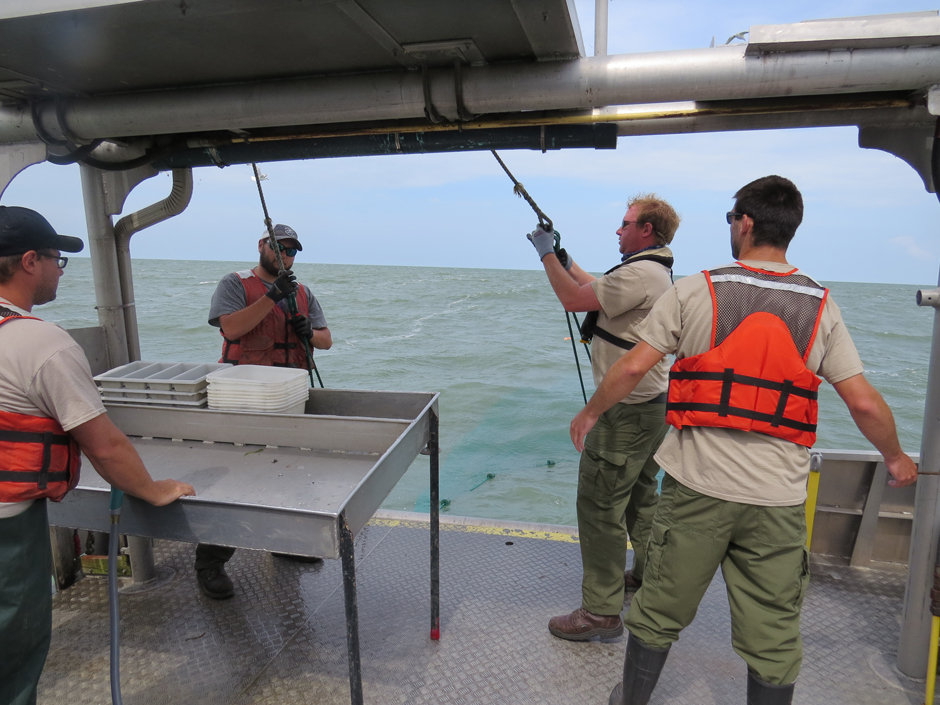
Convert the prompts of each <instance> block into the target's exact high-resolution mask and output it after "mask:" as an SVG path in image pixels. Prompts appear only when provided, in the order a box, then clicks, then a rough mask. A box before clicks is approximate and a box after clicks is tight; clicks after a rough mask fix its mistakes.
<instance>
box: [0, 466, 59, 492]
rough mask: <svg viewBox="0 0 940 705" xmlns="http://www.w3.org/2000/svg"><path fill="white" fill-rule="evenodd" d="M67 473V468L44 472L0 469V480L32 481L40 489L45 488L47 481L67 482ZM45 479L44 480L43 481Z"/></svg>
mask: <svg viewBox="0 0 940 705" xmlns="http://www.w3.org/2000/svg"><path fill="white" fill-rule="evenodd" d="M68 479H69V473H68V471H67V470H63V471H62V472H48V471H47V472H45V473H43V472H42V471H41V470H39V471H36V470H23V471H18V470H0V482H32V483H36V484H37V485H38V486H39V487H40V489H46V484H45V483H48V482H68ZM44 480H45V482H44Z"/></svg>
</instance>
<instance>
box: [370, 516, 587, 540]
mask: <svg viewBox="0 0 940 705" xmlns="http://www.w3.org/2000/svg"><path fill="white" fill-rule="evenodd" d="M430 523H431V518H430V516H429V515H427V514H419V513H417V512H392V511H382V512H378V513H377V514H376V515H375V516H374V517H373V518H372V520H371V521H370V522H369V525H370V526H385V527H390V528H394V527H397V526H401V527H408V526H409V525H414V524H425V525H428V524H430ZM441 531H462V532H464V533H469V534H488V535H490V536H500V537H509V538H520V539H541V540H543V541H560V542H562V543H578V530H577V529H576V528H575V527H573V526H572V527H567V526H553V525H544V527H542V526H539V525H538V524H524V523H522V522H511V521H510V522H496V521H494V520H490V519H474V518H470V517H441Z"/></svg>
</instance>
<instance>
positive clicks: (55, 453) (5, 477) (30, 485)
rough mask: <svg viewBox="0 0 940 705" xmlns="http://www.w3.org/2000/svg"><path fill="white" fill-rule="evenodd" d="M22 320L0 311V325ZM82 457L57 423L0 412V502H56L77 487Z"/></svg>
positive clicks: (41, 418) (11, 313)
mask: <svg viewBox="0 0 940 705" xmlns="http://www.w3.org/2000/svg"><path fill="white" fill-rule="evenodd" d="M17 318H22V319H32V320H40V319H38V318H34V317H33V316H22V315H20V314H18V313H15V312H13V311H10V310H9V309H5V308H0V325H3V324H4V323H7V322H8V321H12V320H15V319H17ZM81 464H82V456H81V452H80V451H79V448H78V444H77V443H76V442H75V441H74V440H72V437H71V436H70V435H69V434H68V433H66V432H65V430H64V429H63V428H62V426H61V425H60V424H59V422H58V421H56V420H55V419H52V418H48V417H42V416H30V415H29V414H18V413H15V412H12V411H2V410H0V502H25V501H27V500H30V499H41V498H43V497H46V498H48V499H51V500H52V501H54V502H58V501H60V500H61V499H62V498H63V497H64V496H65V493H66V492H68V491H69V490H71V489H72V488H74V487H75V485H77V484H78V475H79V470H80V468H81Z"/></svg>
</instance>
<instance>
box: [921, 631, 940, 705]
mask: <svg viewBox="0 0 940 705" xmlns="http://www.w3.org/2000/svg"><path fill="white" fill-rule="evenodd" d="M938 640H940V617H934V618H933V619H931V620H930V650H929V651H928V654H929V656H928V657H927V697H926V698H925V699H924V703H925V704H926V705H933V694H934V688H935V686H936V685H937V641H938Z"/></svg>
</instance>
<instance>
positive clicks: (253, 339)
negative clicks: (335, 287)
mask: <svg viewBox="0 0 940 705" xmlns="http://www.w3.org/2000/svg"><path fill="white" fill-rule="evenodd" d="M245 274H247V276H244V275H245ZM238 278H239V281H240V282H241V283H242V286H243V287H244V288H245V302H246V303H245V306H251V305H252V304H253V303H254V302H255V301H257V300H258V299H260V298H261V297H262V296H264V295H265V294H266V293H267V291H268V289H267V287H266V286H265V285H264V282H263V281H261V279H260V278H259V277H258V276H257V275H256V274H255V273H254V272H247V273H246V272H239V273H238ZM297 310H298V311H300V312H302V315H307V311H308V310H309V306H308V302H307V291H306V289H305V288H304V287H303V286H298V287H297ZM220 332H221V333H222V338H223V341H224V342H223V343H222V357H221V359H220V360H219V362H228V363H231V364H232V365H269V366H274V367H300V368H303V369H307V352H306V351H305V350H304V344H303V343H302V342H301V340H300V338H298V337H297V334H296V333H295V332H294V328H293V326H291V324H290V321H289V320H288V314H287V312H286V311H285V310H284V309H282V308H281V307H280V306H275V307H274V308H273V309H272V310H271V312H270V313H268V315H267V316H265V317H264V319H263V320H262V321H261V323H259V324H258V325H256V326H255V327H254V328H252V329H251V330H250V331H248V332H247V333H246V334H245V335H243V336H242V337H241V338H239V339H238V340H229V339H228V338H226V337H225V333H224V332H222V331H220ZM311 352H312V350H311Z"/></svg>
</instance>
